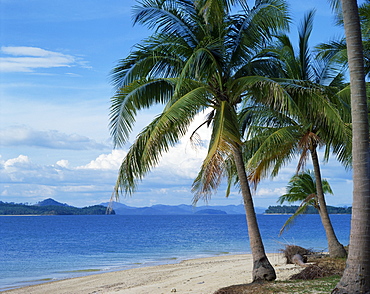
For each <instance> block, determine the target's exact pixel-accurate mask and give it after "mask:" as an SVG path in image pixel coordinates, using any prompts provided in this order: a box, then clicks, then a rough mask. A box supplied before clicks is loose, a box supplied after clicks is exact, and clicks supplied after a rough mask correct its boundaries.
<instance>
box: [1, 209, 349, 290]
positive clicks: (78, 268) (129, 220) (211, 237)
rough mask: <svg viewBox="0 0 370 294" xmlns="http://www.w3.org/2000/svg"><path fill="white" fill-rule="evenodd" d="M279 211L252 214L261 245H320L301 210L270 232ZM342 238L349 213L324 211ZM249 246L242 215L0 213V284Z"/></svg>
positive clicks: (317, 229) (313, 224)
mask: <svg viewBox="0 0 370 294" xmlns="http://www.w3.org/2000/svg"><path fill="white" fill-rule="evenodd" d="M287 218H288V216H286V215H258V221H259V224H260V230H261V234H262V237H263V240H264V244H265V248H266V251H267V252H269V253H275V252H279V250H280V249H282V248H284V244H296V245H300V246H303V247H305V248H313V249H315V250H327V243H326V239H325V232H324V230H323V228H322V225H321V222H320V218H319V216H318V215H305V216H302V217H300V218H299V219H298V220H297V221H296V223H295V224H294V225H293V226H292V227H291V228H290V229H289V230H288V231H287V232H285V233H284V234H283V236H282V237H278V233H279V230H280V228H281V226H282V224H283V223H284V222H285V220H286V219H287ZM331 219H332V222H333V225H334V229H335V230H336V233H337V236H338V239H339V241H340V242H341V243H342V244H344V245H347V244H348V240H349V230H350V216H349V215H332V216H331ZM236 253H250V249H249V243H248V234H247V228H246V223H245V216H244V215H185V216H184V215H182V216H123V215H103V216H22V217H17V216H0V291H3V290H6V289H9V288H14V287H20V286H24V285H29V284H35V283H42V282H45V281H50V280H56V279H64V278H70V277H76V276H81V275H87V274H91V273H99V272H105V271H113V270H120V269H127V268H132V267H138V266H148V265H155V264H163V263H173V262H179V261H181V260H183V259H189V258H194V257H195V258H197V257H206V256H213V255H220V254H236Z"/></svg>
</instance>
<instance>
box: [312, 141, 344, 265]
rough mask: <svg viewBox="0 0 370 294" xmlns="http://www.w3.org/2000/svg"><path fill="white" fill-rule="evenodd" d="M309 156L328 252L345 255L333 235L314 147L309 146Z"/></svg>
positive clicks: (331, 254)
mask: <svg viewBox="0 0 370 294" xmlns="http://www.w3.org/2000/svg"><path fill="white" fill-rule="evenodd" d="M310 151H311V158H312V163H313V169H314V173H315V179H316V190H317V191H316V192H317V198H318V200H319V214H320V217H321V222H322V225H323V226H324V229H325V233H326V239H327V240H328V245H329V254H330V256H331V257H335V258H337V257H346V256H347V252H346V250H345V249H344V247H343V245H342V244H340V243H339V241H338V239H337V236H336V235H335V232H334V228H333V225H332V223H331V221H330V218H329V214H328V209H327V207H326V201H325V196H324V192H323V189H322V180H321V172H320V164H319V158H318V156H317V152H316V147H313V148H311V150H310Z"/></svg>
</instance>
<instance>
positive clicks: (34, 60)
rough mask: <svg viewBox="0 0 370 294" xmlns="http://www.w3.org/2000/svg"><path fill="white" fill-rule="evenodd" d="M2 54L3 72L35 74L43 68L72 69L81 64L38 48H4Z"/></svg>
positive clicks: (59, 54) (77, 60)
mask: <svg viewBox="0 0 370 294" xmlns="http://www.w3.org/2000/svg"><path fill="white" fill-rule="evenodd" d="M0 53H1V55H2V56H1V57H0V71H1V72H34V71H35V70H37V69H41V68H56V67H72V66H75V65H77V64H79V63H80V61H79V59H78V58H76V57H74V56H71V55H67V54H63V53H59V52H54V51H49V50H45V49H42V48H37V47H26V46H19V47H12V46H3V47H1V48H0Z"/></svg>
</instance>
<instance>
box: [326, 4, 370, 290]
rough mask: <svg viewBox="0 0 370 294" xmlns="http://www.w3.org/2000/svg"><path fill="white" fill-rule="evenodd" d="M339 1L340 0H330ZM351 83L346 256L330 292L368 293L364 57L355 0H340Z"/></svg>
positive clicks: (369, 152) (369, 169)
mask: <svg viewBox="0 0 370 294" xmlns="http://www.w3.org/2000/svg"><path fill="white" fill-rule="evenodd" d="M332 3H333V4H337V6H338V5H339V0H336V1H335V0H332ZM340 3H341V4H342V13H343V23H344V29H345V34H346V39H347V54H348V65H349V72H350V84H351V113H352V130H353V136H352V140H353V144H352V146H353V147H352V156H353V160H352V166H353V204H352V220H351V235H350V242H349V250H348V258H347V264H346V268H345V270H344V273H343V276H342V278H341V279H340V281H339V283H338V284H337V286H336V288H335V289H334V290H333V292H332V293H336V294H342V293H370V247H369V244H370V229H369V228H370V218H369V211H370V148H369V121H368V106H367V102H366V100H367V97H366V85H365V72H364V58H363V49H362V39H361V27H360V18H359V13H358V7H357V1H356V0H341V1H340Z"/></svg>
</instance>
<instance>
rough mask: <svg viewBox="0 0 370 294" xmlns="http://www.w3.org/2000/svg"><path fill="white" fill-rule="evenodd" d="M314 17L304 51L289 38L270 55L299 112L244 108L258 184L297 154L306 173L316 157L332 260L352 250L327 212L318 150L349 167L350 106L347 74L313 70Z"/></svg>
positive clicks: (307, 24) (305, 30)
mask: <svg viewBox="0 0 370 294" xmlns="http://www.w3.org/2000/svg"><path fill="white" fill-rule="evenodd" d="M313 16H314V12H313V11H311V12H309V13H308V14H307V15H306V16H305V19H304V21H303V22H302V26H301V28H300V30H299V49H300V51H299V53H298V54H297V55H296V54H295V53H294V49H293V46H292V43H291V42H290V40H289V38H288V37H287V36H286V35H280V36H278V43H277V45H276V47H275V48H270V49H269V50H268V57H269V58H272V59H273V60H275V61H276V63H277V65H276V66H275V68H276V69H275V73H276V72H279V69H280V72H281V73H280V78H275V80H276V81H277V83H278V84H279V85H280V87H282V88H283V89H284V91H285V93H287V94H288V95H289V96H290V98H291V101H290V103H291V104H293V105H294V107H293V108H294V112H290V113H289V112H286V113H284V112H279V111H275V110H273V109H271V107H270V108H266V106H265V105H262V104H261V106H260V109H256V107H252V108H251V109H248V108H245V109H244V111H243V117H244V118H243V119H244V120H245V119H248V120H250V124H252V127H250V128H249V135H248V138H251V137H252V138H253V139H251V140H250V142H247V144H248V145H249V146H251V145H252V146H253V145H254V147H249V148H250V149H252V150H255V152H254V154H253V155H252V157H251V159H250V160H249V168H250V170H251V171H252V172H251V173H252V175H251V179H252V181H253V182H254V183H258V182H259V181H260V179H261V178H262V177H263V176H266V175H267V172H268V171H269V170H272V176H276V175H277V173H278V171H279V169H280V167H281V166H282V165H284V164H286V163H287V162H288V161H290V160H291V159H292V158H293V157H294V155H296V154H299V155H300V159H299V163H298V167H297V172H299V171H301V170H302V169H303V168H304V166H305V163H306V160H307V158H308V156H309V154H310V155H311V160H312V164H313V168H314V174H315V180H316V189H317V193H316V194H317V200H318V202H319V206H318V207H319V208H320V209H319V213H320V216H321V220H322V223H323V226H324V228H325V232H326V235H327V239H328V244H329V253H330V255H331V256H332V257H344V256H346V250H345V249H344V247H343V245H342V244H340V243H339V241H338V239H337V237H336V235H335V232H334V229H333V226H332V224H331V221H330V218H329V215H328V212H327V208H326V201H325V197H324V191H323V184H322V180H321V171H320V163H319V157H318V153H317V149H318V148H320V147H323V146H325V147H326V151H325V156H326V159H327V158H328V156H329V154H330V152H334V153H336V154H337V157H338V159H339V160H340V161H342V162H343V163H344V164H347V165H348V164H349V162H350V148H349V146H350V128H349V124H348V123H346V120H344V118H343V117H342V115H343V114H344V113H345V105H344V104H343V103H342V101H341V98H340V95H337V92H338V91H339V90H340V88H341V86H342V84H341V83H340V78H341V76H342V75H341V72H339V73H338V72H335V73H334V74H333V72H332V71H331V70H330V69H331V67H330V64H328V63H323V64H321V67H318V66H316V67H314V66H313V60H312V56H311V53H310V50H309V47H308V40H309V36H310V34H311V31H312V24H313ZM262 98H263V97H262ZM347 110H348V109H347ZM257 111H258V112H259V114H257ZM251 113H253V115H252V114H251ZM253 124H254V125H255V126H253ZM245 125H247V124H245ZM258 126H260V127H258ZM276 146H279V148H276Z"/></svg>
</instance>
